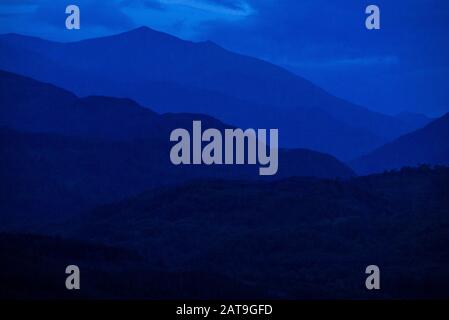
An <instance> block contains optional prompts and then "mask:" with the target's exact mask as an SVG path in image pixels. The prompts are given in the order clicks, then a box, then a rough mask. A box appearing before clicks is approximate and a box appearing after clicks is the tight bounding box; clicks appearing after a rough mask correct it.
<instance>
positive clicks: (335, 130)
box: [0, 27, 416, 159]
mask: <svg viewBox="0 0 449 320" xmlns="http://www.w3.org/2000/svg"><path fill="white" fill-rule="evenodd" d="M0 46H1V48H2V50H1V51H0V68H2V69H4V70H9V71H12V72H16V73H19V74H23V75H28V76H31V77H33V78H35V79H38V80H42V81H46V82H50V83H53V84H56V85H58V86H60V87H63V88H65V89H68V90H70V91H73V92H75V93H76V94H78V95H80V96H85V95H106V96H118V97H127V98H132V99H134V100H136V101H137V102H138V103H141V104H142V105H145V106H149V107H151V108H152V109H153V110H155V111H158V112H196V113H205V114H209V115H211V116H214V117H218V118H220V119H221V120H223V121H225V122H228V123H232V124H234V125H237V126H242V127H259V128H262V127H263V128H268V127H270V128H279V129H280V132H281V141H280V143H281V145H282V146H284V147H305V148H310V149H314V150H318V151H322V152H327V153H331V154H333V155H335V156H338V157H340V158H342V159H352V158H355V157H356V156H359V155H362V154H364V153H367V152H368V151H371V150H372V149H374V148H375V147H378V146H380V145H382V144H383V143H385V142H387V141H389V140H390V139H393V138H395V137H397V136H399V135H401V134H403V133H406V132H409V131H411V130H413V129H416V127H415V126H413V125H411V124H409V123H406V122H404V121H402V120H400V119H397V118H394V117H390V116H386V115H383V114H379V113H375V112H372V111H369V110H367V109H365V108H363V107H360V106H356V105H353V104H351V103H349V102H347V101H344V100H342V99H339V98H336V97H334V96H332V95H330V94H328V93H327V92H325V91H324V90H322V89H321V88H319V87H317V86H315V85H313V84H312V83H310V82H309V81H307V80H305V79H303V78H301V77H299V76H297V75H295V74H293V73H291V72H289V71H287V70H285V69H283V68H281V67H278V66H275V65H273V64H270V63H268V62H265V61H262V60H259V59H255V58H252V57H247V56H243V55H239V54H235V53H233V52H230V51H228V50H225V49H223V48H221V47H220V46H218V45H216V44H214V43H212V42H210V41H207V42H198V43H194V42H190V41H184V40H181V39H179V38H176V37H173V36H171V35H168V34H165V33H162V32H158V31H155V30H152V29H149V28H147V27H142V28H138V29H135V30H131V31H129V32H125V33H122V34H118V35H114V36H109V37H103V38H96V39H90V40H84V41H78V42H72V43H57V42H51V41H46V40H42V39H38V38H33V37H26V36H21V35H16V34H7V35H2V36H0Z"/></svg>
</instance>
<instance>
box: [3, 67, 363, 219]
mask: <svg viewBox="0 0 449 320" xmlns="http://www.w3.org/2000/svg"><path fill="white" fill-rule="evenodd" d="M193 120H201V121H202V125H203V127H204V128H207V127H213V128H217V129H220V130H223V129H224V128H232V126H229V125H225V124H224V123H222V122H221V121H219V120H217V119H214V118H212V117H210V116H206V115H201V114H187V113H183V114H174V113H171V114H158V113H156V112H153V111H151V110H150V109H148V108H144V107H141V106H140V105H138V104H137V103H135V102H134V101H132V100H129V99H121V98H110V97H100V96H89V97H84V98H79V97H77V96H76V95H74V94H72V93H70V92H68V91H66V90H63V89H60V88H58V87H55V86H53V85H50V84H46V83H42V82H39V81H36V80H33V79H30V78H27V77H23V76H19V75H16V74H12V73H9V72H4V71H0V140H1V144H0V154H1V167H0V176H1V178H2V182H3V183H2V190H1V191H2V192H1V197H2V204H1V207H2V212H3V214H2V216H1V220H2V225H3V226H6V225H7V224H10V225H11V224H16V225H21V226H22V227H23V226H24V225H26V224H27V223H30V224H33V223H34V222H36V220H37V221H40V222H42V221H46V219H47V221H48V220H51V219H55V218H57V217H58V214H60V212H61V211H63V212H65V215H70V214H72V213H73V214H74V213H78V212H80V211H83V210H87V209H88V208H89V207H91V206H93V205H98V204H100V203H105V202H110V201H114V200H117V199H121V198H124V197H128V196H131V195H133V194H138V193H139V192H143V191H145V190H147V189H149V188H156V187H159V186H162V185H169V184H175V183H180V182H183V181H187V180H190V179H199V178H221V179H250V180H254V179H270V178H262V177H260V176H259V175H258V170H257V167H256V166H254V165H239V166H224V165H223V166H220V165H218V166H175V165H173V164H172V163H171V162H170V158H169V151H170V148H171V144H172V143H171V142H170V140H169V137H170V132H171V130H173V129H175V128H179V127H183V128H189V127H190V128H191V126H192V121H193ZM292 176H315V177H322V178H336V177H339V178H349V177H352V176H354V172H353V171H352V169H350V168H349V167H348V166H347V165H345V164H343V163H342V162H340V161H339V160H337V159H336V158H334V157H333V156H330V155H327V154H323V153H319V152H316V151H311V150H306V149H289V150H286V149H281V150H280V151H279V171H278V173H277V175H276V176H274V177H272V179H281V178H285V177H292ZM43 186H45V188H43ZM29 212H33V214H32V215H31V216H30V215H29Z"/></svg>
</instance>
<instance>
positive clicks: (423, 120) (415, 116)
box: [396, 111, 435, 128]
mask: <svg viewBox="0 0 449 320" xmlns="http://www.w3.org/2000/svg"><path fill="white" fill-rule="evenodd" d="M396 118H398V119H399V120H401V121H402V122H405V123H408V124H409V125H411V126H414V127H416V128H422V127H424V126H425V125H426V124H428V123H430V122H431V121H433V120H435V119H434V118H430V117H428V116H426V115H424V114H421V113H413V112H407V111H403V112H401V113H398V114H397V115H396Z"/></svg>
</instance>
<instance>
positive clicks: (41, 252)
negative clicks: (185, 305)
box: [0, 233, 266, 300]
mask: <svg viewBox="0 0 449 320" xmlns="http://www.w3.org/2000/svg"><path fill="white" fill-rule="evenodd" d="M0 260H1V261H2V267H1V272H0V281H1V283H2V286H1V287H0V299H9V300H10V299H38V300H42V299H99V298H102V299H170V298H173V297H178V298H179V299H212V298H214V299H220V298H225V297H229V296H231V295H232V296H233V297H234V298H236V299H245V298H248V297H253V296H258V297H260V298H264V297H266V295H264V294H263V292H260V290H256V289H257V288H254V287H252V286H248V285H244V284H241V283H238V282H236V281H233V280H232V279H229V278H224V277H222V276H217V275H214V274H210V273H197V272H191V271H178V272H176V271H174V272H170V271H166V270H161V268H160V267H159V268H158V266H155V265H154V264H152V263H151V260H148V259H144V258H143V257H140V256H139V255H137V254H136V253H134V252H132V251H129V250H125V249H121V248H113V247H109V246H104V245H97V244H93V243H89V242H82V241H74V240H67V239H62V238H57V237H45V236H37V235H32V234H5V233H0ZM73 264H74V265H77V266H78V267H79V268H80V275H81V276H80V279H81V280H80V286H81V289H80V290H71V291H69V290H67V289H66V288H65V279H66V277H67V276H68V275H67V274H65V269H66V267H67V266H68V265H73ZM203 283H208V284H209V285H210V286H211V287H210V288H204V287H203ZM216 288H219V289H218V290H217V289H216Z"/></svg>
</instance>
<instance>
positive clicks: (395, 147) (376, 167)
mask: <svg viewBox="0 0 449 320" xmlns="http://www.w3.org/2000/svg"><path fill="white" fill-rule="evenodd" d="M448 137H449V113H448V114H446V115H444V116H443V117H441V118H439V119H437V120H434V121H432V122H431V123H429V124H428V125H426V126H425V127H424V128H422V129H419V130H416V131H414V132H412V133H409V134H406V135H404V136H402V137H399V138H398V139H396V140H394V141H393V142H391V143H388V144H386V145H384V146H382V147H380V148H378V149H377V150H375V151H373V152H371V153H369V154H367V155H365V156H362V157H360V158H358V159H356V160H354V161H352V162H351V163H350V164H351V166H352V167H353V168H354V169H355V170H356V171H357V172H359V173H361V174H366V173H371V172H381V171H384V170H388V169H394V168H401V167H403V166H417V165H420V164H430V165H437V164H446V165H447V164H449V140H448Z"/></svg>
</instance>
